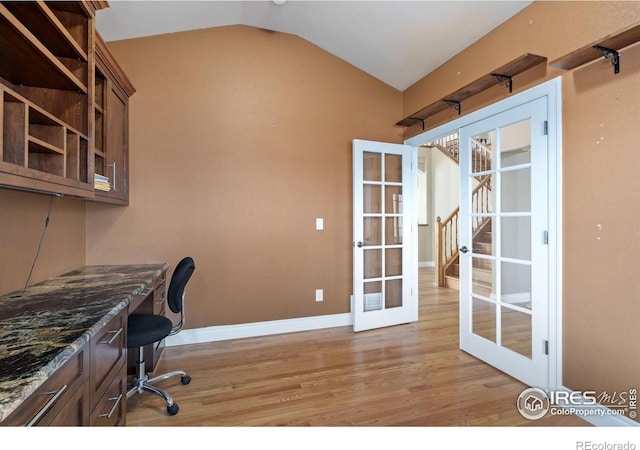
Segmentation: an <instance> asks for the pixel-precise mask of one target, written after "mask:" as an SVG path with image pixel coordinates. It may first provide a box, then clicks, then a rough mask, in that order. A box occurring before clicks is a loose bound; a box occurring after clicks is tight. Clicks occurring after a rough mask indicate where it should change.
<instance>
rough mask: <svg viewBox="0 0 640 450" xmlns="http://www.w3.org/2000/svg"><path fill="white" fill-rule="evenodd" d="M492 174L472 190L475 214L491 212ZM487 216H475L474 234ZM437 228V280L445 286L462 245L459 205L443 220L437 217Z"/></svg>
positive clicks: (472, 203) (482, 179) (473, 211)
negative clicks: (446, 278)
mask: <svg viewBox="0 0 640 450" xmlns="http://www.w3.org/2000/svg"><path fill="white" fill-rule="evenodd" d="M490 191H491V176H490V175H486V176H484V177H482V178H481V181H480V182H479V183H478V185H477V186H476V187H475V188H473V191H471V211H472V213H474V214H488V213H490V212H491V201H490ZM487 219H488V217H486V216H481V215H478V216H475V217H474V219H473V222H472V234H473V235H474V236H475V232H476V231H477V230H478V229H479V228H480V227H481V226H482V225H483V224H484V223H485V221H486V220H487ZM436 224H437V226H436V229H435V265H436V282H437V284H438V286H444V284H445V273H446V270H447V268H448V267H449V266H450V265H451V264H453V262H454V261H455V260H456V258H457V257H458V248H459V246H460V239H459V236H460V229H459V225H460V207H459V206H458V207H457V208H456V209H454V210H453V212H452V213H451V214H449V216H448V217H447V218H446V219H445V220H442V219H441V218H440V216H438V217H437V218H436Z"/></svg>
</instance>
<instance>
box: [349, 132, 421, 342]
mask: <svg viewBox="0 0 640 450" xmlns="http://www.w3.org/2000/svg"><path fill="white" fill-rule="evenodd" d="M416 155H417V151H416V149H415V148H414V147H411V146H408V145H398V144H388V143H383V142H372V141H363V140H354V141H353V297H354V323H353V330H354V331H363V330H368V329H372V328H380V327H385V326H390V325H398V324H402V323H408V322H411V321H413V320H417V311H418V307H417V306H418V305H417V300H416V298H417V257H416V253H415V247H417V245H416V244H415V241H414V228H415V223H414V222H416V220H417V219H416V214H415V209H416V208H415V205H414V203H415V201H414V198H415V192H416V185H417V176H414V173H413V167H416V163H415V159H416V158H417V156H416ZM414 294H415V296H414Z"/></svg>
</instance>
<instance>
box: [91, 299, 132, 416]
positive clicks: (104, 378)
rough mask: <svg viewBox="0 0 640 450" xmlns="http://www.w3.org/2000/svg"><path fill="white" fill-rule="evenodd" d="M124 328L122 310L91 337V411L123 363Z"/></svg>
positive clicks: (124, 347) (124, 355)
mask: <svg viewBox="0 0 640 450" xmlns="http://www.w3.org/2000/svg"><path fill="white" fill-rule="evenodd" d="M126 330H127V312H126V310H123V311H121V312H120V313H119V314H118V315H117V316H115V317H114V318H113V319H111V320H110V321H109V323H107V324H106V325H105V326H104V327H103V328H102V330H100V332H99V333H97V334H96V335H95V336H93V338H92V339H91V372H90V376H89V388H90V395H91V397H90V399H91V403H90V405H91V410H92V411H93V409H94V408H95V407H96V405H97V404H98V401H99V400H100V399H101V398H102V396H103V395H104V393H105V391H106V390H107V389H108V388H109V386H110V384H111V381H112V380H113V379H114V377H115V376H116V374H117V373H118V372H119V370H120V369H121V367H122V365H123V364H124V361H125V358H126V355H127V353H126V337H127V336H126V334H127V332H126Z"/></svg>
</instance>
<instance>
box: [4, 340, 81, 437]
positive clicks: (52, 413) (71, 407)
mask: <svg viewBox="0 0 640 450" xmlns="http://www.w3.org/2000/svg"><path fill="white" fill-rule="evenodd" d="M88 364H89V353H88V351H87V349H86V348H83V349H81V350H80V351H79V352H78V353H76V354H75V355H74V356H72V357H71V359H70V360H69V361H67V362H66V363H65V364H64V365H63V366H62V367H61V368H60V369H58V370H57V371H56V372H55V373H53V375H51V376H50V377H49V378H48V379H47V380H46V381H45V382H44V383H43V385H42V386H40V387H39V388H38V389H37V390H36V391H35V392H34V393H33V394H31V395H30V396H29V397H28V398H27V399H26V400H25V401H24V402H23V403H22V404H21V405H20V407H19V408H18V409H17V410H16V411H14V412H13V414H11V415H10V416H9V417H7V419H5V420H4V421H2V425H9V426H23V425H27V426H35V425H50V424H55V425H58V426H61V425H86V424H87V420H88V417H89V405H88V402H87V400H88V398H87V397H88V396H87V395H86V394H87V391H86V386H87V383H86V381H87V378H88V377H87V374H88V372H89V371H88Z"/></svg>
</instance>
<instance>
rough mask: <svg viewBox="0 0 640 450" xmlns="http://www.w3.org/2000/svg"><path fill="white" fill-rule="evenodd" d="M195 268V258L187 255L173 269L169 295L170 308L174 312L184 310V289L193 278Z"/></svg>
mask: <svg viewBox="0 0 640 450" xmlns="http://www.w3.org/2000/svg"><path fill="white" fill-rule="evenodd" d="M195 269H196V264H195V262H194V261H193V258H191V257H189V256H187V257H186V258H183V259H182V260H181V261H180V262H179V263H178V265H177V266H176V270H174V271H173V275H172V276H171V283H169V293H168V294H167V296H168V302H169V308H171V311H173V312H174V313H181V312H183V309H184V290H185V288H186V287H187V282H188V281H189V278H191V275H192V274H193V271H194V270H195Z"/></svg>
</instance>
